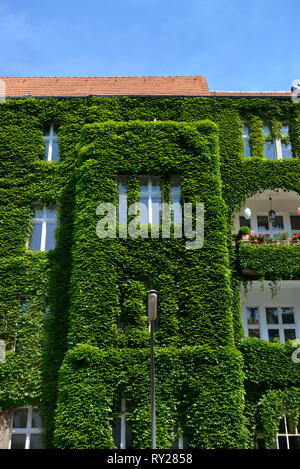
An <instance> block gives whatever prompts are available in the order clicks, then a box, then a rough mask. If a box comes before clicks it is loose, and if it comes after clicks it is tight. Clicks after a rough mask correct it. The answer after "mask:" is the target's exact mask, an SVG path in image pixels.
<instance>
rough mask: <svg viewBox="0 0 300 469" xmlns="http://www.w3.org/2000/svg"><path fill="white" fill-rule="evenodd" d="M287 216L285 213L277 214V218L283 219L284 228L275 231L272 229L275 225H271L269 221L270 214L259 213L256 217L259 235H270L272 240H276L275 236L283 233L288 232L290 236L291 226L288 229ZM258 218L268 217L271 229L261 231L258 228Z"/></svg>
mask: <svg viewBox="0 0 300 469" xmlns="http://www.w3.org/2000/svg"><path fill="white" fill-rule="evenodd" d="M286 215H287V214H286V213H283V212H278V213H277V212H276V217H282V220H283V228H282V229H281V230H274V229H272V228H273V225H272V224H271V222H270V220H269V214H268V213H257V214H256V215H255V217H256V226H257V231H258V233H261V234H266V235H270V236H269V237H270V238H276V236H275V235H278V234H279V233H283V232H285V231H286V232H287V233H289V234H290V230H289V228H290V226H288V227H287V228H286V226H287V225H288V223H287V216H286ZM257 217H267V218H268V223H269V229H268V230H265V229H261V228H259V226H258V218H257Z"/></svg>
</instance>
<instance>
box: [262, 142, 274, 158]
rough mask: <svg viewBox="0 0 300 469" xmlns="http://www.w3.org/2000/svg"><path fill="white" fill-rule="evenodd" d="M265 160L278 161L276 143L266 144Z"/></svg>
mask: <svg viewBox="0 0 300 469" xmlns="http://www.w3.org/2000/svg"><path fill="white" fill-rule="evenodd" d="M265 158H271V159H276V153H275V145H274V142H273V141H271V142H265Z"/></svg>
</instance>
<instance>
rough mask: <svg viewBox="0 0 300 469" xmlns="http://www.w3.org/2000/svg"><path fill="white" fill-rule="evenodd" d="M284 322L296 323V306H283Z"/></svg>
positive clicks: (282, 316)
mask: <svg viewBox="0 0 300 469" xmlns="http://www.w3.org/2000/svg"><path fill="white" fill-rule="evenodd" d="M281 318H282V324H295V318H294V308H292V307H290V308H281Z"/></svg>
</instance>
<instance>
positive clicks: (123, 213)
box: [119, 194, 127, 225]
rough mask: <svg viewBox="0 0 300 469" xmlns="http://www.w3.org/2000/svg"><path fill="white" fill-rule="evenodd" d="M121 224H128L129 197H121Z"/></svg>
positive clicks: (124, 195)
mask: <svg viewBox="0 0 300 469" xmlns="http://www.w3.org/2000/svg"><path fill="white" fill-rule="evenodd" d="M119 224H120V225H126V224H127V195H126V194H120V195H119Z"/></svg>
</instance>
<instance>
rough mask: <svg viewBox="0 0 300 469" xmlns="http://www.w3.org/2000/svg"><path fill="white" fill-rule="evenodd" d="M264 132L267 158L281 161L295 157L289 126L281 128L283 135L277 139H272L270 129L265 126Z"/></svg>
mask: <svg viewBox="0 0 300 469" xmlns="http://www.w3.org/2000/svg"><path fill="white" fill-rule="evenodd" d="M263 132H264V135H265V158H272V159H277V160H281V159H283V158H292V157H293V152H292V145H291V142H290V138H289V126H288V125H284V126H282V127H281V134H280V136H279V137H275V139H273V138H272V136H271V133H270V129H269V127H267V126H264V127H263Z"/></svg>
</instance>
